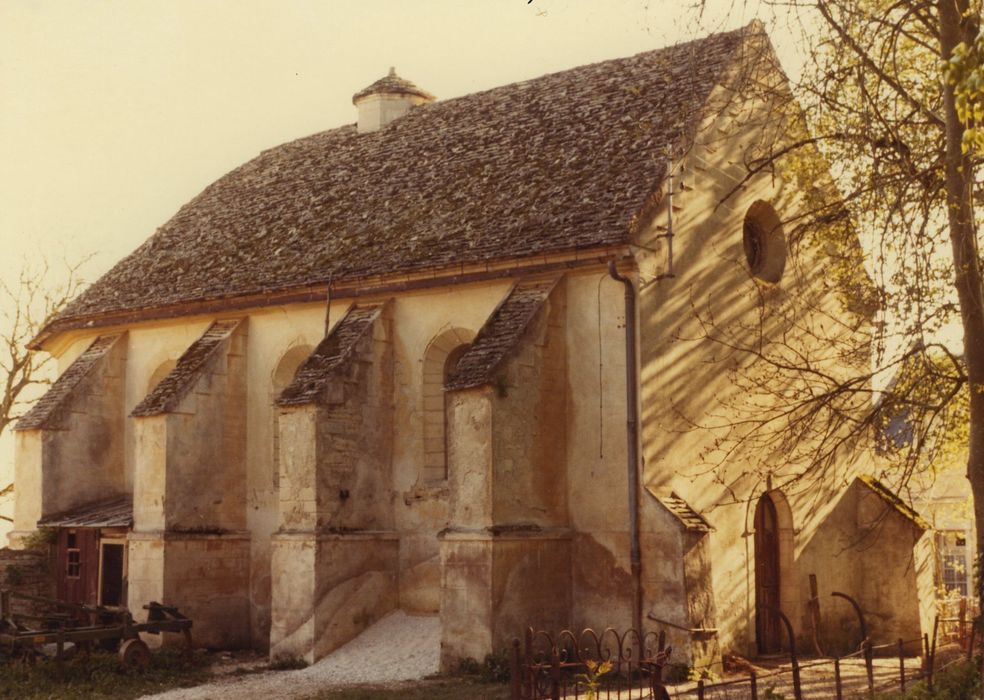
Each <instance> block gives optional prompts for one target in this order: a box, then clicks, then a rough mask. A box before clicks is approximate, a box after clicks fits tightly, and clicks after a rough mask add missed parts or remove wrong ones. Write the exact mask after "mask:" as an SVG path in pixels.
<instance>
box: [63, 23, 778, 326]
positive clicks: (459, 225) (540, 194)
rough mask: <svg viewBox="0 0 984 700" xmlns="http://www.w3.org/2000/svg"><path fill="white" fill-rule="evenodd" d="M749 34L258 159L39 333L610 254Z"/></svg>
mask: <svg viewBox="0 0 984 700" xmlns="http://www.w3.org/2000/svg"><path fill="white" fill-rule="evenodd" d="M751 34H755V35H756V36H758V37H759V38H761V36H762V30H761V28H760V26H758V25H752V26H749V27H747V28H745V29H742V30H737V31H733V32H728V33H722V34H715V35H712V36H710V37H707V38H704V39H700V40H696V41H692V42H689V43H683V44H678V45H676V46H671V47H668V48H664V49H660V50H658V51H651V52H648V53H642V54H639V55H636V56H632V57H629V58H621V59H617V60H611V61H605V62H602V63H596V64H593V65H587V66H581V67H579V68H574V69H572V70H568V71H564V72H561V73H554V74H552V75H546V76H543V77H540V78H536V79H533V80H528V81H525V82H520V83H514V84H511V85H506V86H503V87H499V88H495V89H492V90H487V91H485V92H479V93H475V94H472V95H467V96H464V97H459V98H455V99H448V100H444V101H437V102H434V103H431V104H426V105H421V106H418V107H414V108H413V109H411V110H410V111H409V112H408V113H407V114H406V115H404V116H402V117H400V118H398V119H396V120H394V121H393V122H392V123H389V124H388V125H386V126H384V127H383V128H381V129H379V130H378V131H375V132H372V133H362V134H359V133H357V130H356V127H355V126H354V125H349V126H343V127H341V128H337V129H332V130H330V131H325V132H323V133H319V134H315V135H313V136H309V137H307V138H302V139H299V140H297V141H293V142H290V143H287V144H284V145H282V146H278V147H276V148H272V149H270V150H268V151H265V152H263V153H262V154H260V155H259V156H258V157H257V158H256V159H254V160H252V161H250V162H248V163H246V164H245V165H243V166H241V167H239V168H237V169H236V170H234V171H232V172H231V173H229V174H228V175H226V176H225V177H223V178H221V179H219V180H218V181H217V182H215V183H214V184H212V185H210V186H209V187H208V188H206V189H205V191H203V192H202V193H201V194H200V195H198V196H197V197H196V198H195V199H193V200H192V201H191V202H189V203H188V204H186V205H185V206H184V207H182V208H181V210H180V211H178V213H177V214H175V216H174V217H173V218H172V219H171V220H170V221H168V222H167V223H166V224H164V225H163V226H162V227H161V228H160V229H159V230H158V231H157V233H155V234H154V235H153V236H151V237H150V239H148V240H147V241H146V242H145V243H144V244H143V245H141V246H140V247H139V248H137V250H136V251H134V252H133V253H132V254H131V255H129V256H128V257H126V258H125V259H123V260H122V261H121V262H119V263H118V264H117V265H116V266H115V267H114V268H112V269H111V270H110V271H109V272H108V273H106V274H105V275H104V276H103V277H102V278H101V279H100V280H98V281H97V282H96V283H95V284H94V285H92V287H90V288H89V289H88V290H87V291H86V292H85V293H84V294H82V295H81V296H80V297H79V298H78V299H76V300H75V301H74V302H73V303H72V304H71V305H70V306H69V307H68V308H67V309H66V310H65V311H64V312H63V313H62V314H61V315H60V316H59V317H58V319H56V320H55V322H54V323H53V325H51V326H49V327H48V329H47V332H49V333H50V332H57V331H58V329H59V328H67V327H70V326H72V325H73V324H76V325H77V324H80V323H89V321H90V320H91V319H92V318H93V317H99V316H100V315H106V314H112V313H117V312H118V313H130V312H137V311H140V312H145V311H146V310H147V309H153V308H157V309H159V308H166V307H170V306H172V305H179V304H186V303H198V302H209V303H213V302H214V303H218V302H217V300H227V299H233V298H237V297H242V296H252V295H259V297H260V298H262V296H263V295H266V294H271V293H275V292H276V293H280V292H285V291H291V290H302V289H309V288H313V287H316V286H318V285H326V284H327V283H328V281H329V280H334V281H336V282H341V281H346V280H348V281H354V280H359V279H363V278H367V277H373V276H377V275H391V274H406V273H411V272H422V271H427V270H437V269H447V268H449V267H452V266H459V265H468V264H485V263H489V262H492V261H497V260H513V259H518V258H525V257H530V256H537V255H541V256H542V255H544V254H547V253H564V252H570V251H579V250H584V249H597V248H605V247H609V246H616V245H623V244H625V243H627V242H629V240H630V236H631V233H632V231H633V227H634V226H635V225H636V223H637V222H638V221H640V220H641V219H642V218H644V217H645V216H646V214H648V213H649V212H650V211H651V207H652V206H653V205H654V204H655V203H656V202H657V201H658V198H659V195H658V192H659V186H660V184H661V181H662V178H663V174H664V171H665V164H664V163H663V154H664V152H665V149H666V148H667V147H669V146H673V145H677V144H683V143H685V142H686V140H687V138H688V137H689V135H690V134H692V133H693V132H694V130H695V129H696V126H697V124H698V123H699V121H700V119H701V118H702V116H703V109H704V104H705V102H706V101H707V98H708V96H709V95H710V92H711V90H712V88H713V87H714V86H715V85H716V84H718V83H719V82H721V81H722V80H724V79H725V77H726V75H727V72H728V69H729V67H730V66H732V65H733V64H734V63H736V62H737V61H738V60H739V58H740V57H741V53H742V50H741V49H742V47H743V46H748V45H750V43H749V42H745V41H743V40H744V38H745V37H747V36H750V35H751ZM763 43H767V42H763V41H757V42H756V43H755V46H759V45H761V44H763ZM394 77H395V76H394ZM389 78H390V76H387V78H384V79H383V80H384V81H385V80H387V79H389ZM401 84H402V83H401ZM404 87H405V86H404ZM414 88H415V86H414ZM415 89H416V88H415Z"/></svg>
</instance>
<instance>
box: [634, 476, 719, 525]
mask: <svg viewBox="0 0 984 700" xmlns="http://www.w3.org/2000/svg"><path fill="white" fill-rule="evenodd" d="M646 490H647V491H648V492H649V495H650V496H652V497H653V498H655V499H656V500H657V501H659V502H660V503H661V504H662V506H663V507H664V508H666V510H668V511H670V513H671V514H672V515H673V517H675V518H676V519H677V520H679V521H680V524H681V525H682V526H683V527H684V529H686V530H689V531H691V532H713V531H714V527H713V526H712V525H711V524H710V523H709V522H707V519H706V518H705V517H704V516H703V515H701V514H700V513H699V512H698V511H697V509H696V508H694V507H693V506H692V505H690V504H689V503H687V502H686V501H685V500H683V498H682V497H681V496H680V495H679V494H677V493H676V492H675V491H671V492H670V493H669V494H666V493H662V494H661V493H660V492H658V491H657V490H656V489H654V488H652V487H651V486H647V487H646Z"/></svg>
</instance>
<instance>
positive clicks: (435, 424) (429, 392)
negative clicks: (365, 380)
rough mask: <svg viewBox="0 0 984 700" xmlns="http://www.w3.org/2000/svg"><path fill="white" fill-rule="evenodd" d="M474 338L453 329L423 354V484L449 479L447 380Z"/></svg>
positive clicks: (471, 334)
mask: <svg viewBox="0 0 984 700" xmlns="http://www.w3.org/2000/svg"><path fill="white" fill-rule="evenodd" d="M474 337H475V334H474V333H473V332H471V331H468V330H465V329H462V328H453V329H451V330H448V331H445V332H443V333H441V334H440V335H439V336H437V337H436V338H435V339H434V340H433V341H431V344H430V345H429V346H428V347H427V351H426V352H425V353H424V383H423V403H424V466H423V470H422V473H421V477H422V479H421V481H424V482H427V483H437V482H441V481H444V480H445V479H447V478H448V431H447V417H448V397H447V396H446V394H445V392H444V386H445V384H447V381H448V377H450V375H451V372H452V371H453V370H454V368H455V365H457V364H458V360H460V359H461V356H462V355H463V354H464V352H465V350H467V349H468V344H469V343H471V341H472V340H473V339H474Z"/></svg>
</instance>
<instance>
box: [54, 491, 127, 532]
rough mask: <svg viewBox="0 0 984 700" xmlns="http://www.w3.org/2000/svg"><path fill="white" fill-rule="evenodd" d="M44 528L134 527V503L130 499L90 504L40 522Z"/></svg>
mask: <svg viewBox="0 0 984 700" xmlns="http://www.w3.org/2000/svg"><path fill="white" fill-rule="evenodd" d="M38 525H39V526H42V527H132V526H133V501H132V500H131V499H130V498H129V497H124V498H117V499H114V500H112V501H101V502H99V503H88V504H86V505H84V506H80V507H78V508H73V509H72V510H70V511H67V512H64V513H58V514H55V515H49V516H47V517H44V518H42V519H41V520H39V521H38Z"/></svg>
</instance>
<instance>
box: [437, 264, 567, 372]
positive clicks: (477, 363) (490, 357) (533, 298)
mask: <svg viewBox="0 0 984 700" xmlns="http://www.w3.org/2000/svg"><path fill="white" fill-rule="evenodd" d="M556 284H557V278H553V279H532V280H520V281H519V282H517V283H516V285H515V286H514V287H513V288H512V290H511V291H510V292H509V294H508V295H507V296H506V298H505V299H504V300H503V301H502V302H501V303H500V304H499V306H498V307H497V308H496V309H495V311H493V312H492V314H491V315H490V316H489V318H488V320H486V321H485V324H484V325H483V326H482V328H481V330H479V332H478V335H477V336H475V340H474V341H473V342H472V344H471V345H469V346H468V349H467V350H465V353H464V354H463V355H462V356H461V359H459V360H458V364H456V365H455V367H454V369H453V370H452V371H451V376H450V377H448V381H447V384H446V385H445V389H447V390H448V391H456V390H458V389H470V388H472V387H476V386H480V385H482V384H488V383H489V382H491V381H493V379H494V378H495V372H496V370H497V369H498V368H499V367H500V366H501V365H502V361H503V360H505V359H506V357H507V356H508V355H509V353H510V352H511V351H512V350H513V348H515V347H516V346H517V345H518V344H519V339H520V337H521V336H522V335H523V332H524V331H525V330H526V329H527V327H529V325H530V322H531V321H532V320H533V318H534V317H535V316H536V313H537V312H538V311H539V310H540V309H541V308H542V307H543V304H544V302H546V300H547V298H548V297H549V296H550V292H551V290H553V288H554V287H555V286H556Z"/></svg>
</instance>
